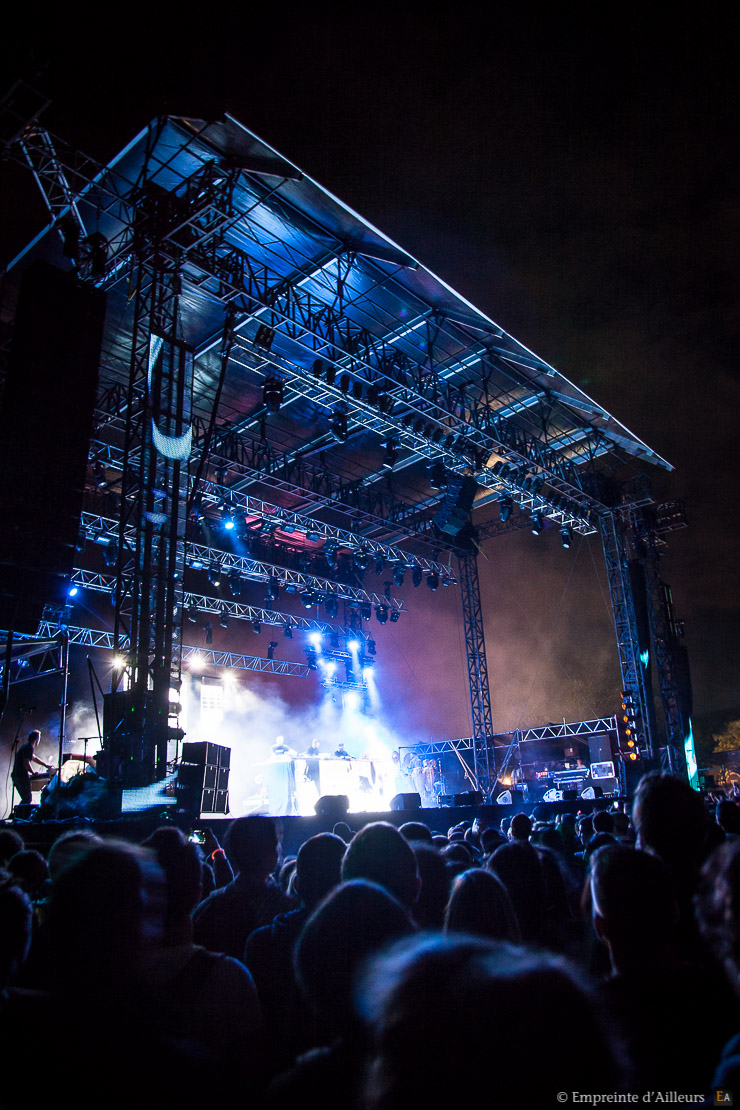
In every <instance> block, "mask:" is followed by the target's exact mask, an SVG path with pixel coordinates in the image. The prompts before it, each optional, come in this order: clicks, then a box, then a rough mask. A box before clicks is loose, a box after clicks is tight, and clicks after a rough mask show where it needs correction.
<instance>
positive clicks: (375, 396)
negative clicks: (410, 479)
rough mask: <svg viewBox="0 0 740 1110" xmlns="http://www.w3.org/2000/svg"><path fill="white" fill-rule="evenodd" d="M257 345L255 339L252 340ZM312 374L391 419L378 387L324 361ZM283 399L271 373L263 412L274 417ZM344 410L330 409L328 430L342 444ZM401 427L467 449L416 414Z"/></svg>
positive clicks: (388, 399) (409, 415) (318, 362)
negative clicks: (339, 370) (339, 372)
mask: <svg viewBox="0 0 740 1110" xmlns="http://www.w3.org/2000/svg"><path fill="white" fill-rule="evenodd" d="M255 342H257V337H255ZM258 345H260V346H264V344H259V343H258ZM311 375H312V377H313V378H314V379H315V380H316V381H320V382H326V384H327V385H330V386H336V387H337V388H338V389H339V392H340V393H343V394H344V395H345V396H346V397H347V398H350V397H351V398H352V400H354V401H364V402H365V403H366V404H368V405H372V406H373V408H377V409H378V412H380V413H381V414H382V415H383V416H390V415H391V413H392V411H393V405H394V403H395V402H394V400H393V398H392V397H390V396H389V394H388V393H386V392H385V391H384V390H383V389H382V388H381V387H380V386H379V385H377V384H375V383H370V384H367V385H366V383H365V382H361V381H359V380H358V379H356V378H355V379H353V378H352V377H351V375H350V374H348V373H346V372H344V373H341V374H339V375H337V369H336V367H335V366H333V365H332V364H331V363H328V362H324V360H323V359H320V358H317V359H315V360H314V362H313V365H312V366H311ZM284 397H285V386H284V383H283V382H282V380H281V379H280V378H278V377H277V375H275V374H270V375H269V376H268V377H267V378H265V380H264V382H263V383H262V404H263V405H264V407H265V409H266V411H267V412H268V413H270V414H273V415H274V414H275V413H277V412H279V411H280V408H281V406H282V404H283V400H284ZM347 416H348V412H347V408H346V407H345V405H344V403H343V402H341V401H340V402H339V403H338V405H337V406H336V407H335V408H334V409H333V410H332V412H331V415H330V417H329V431H330V432H331V435H332V437H333V438H334V439H335V440H336V441H337V443H344V442H345V440H346V439H347V436H348V426H347ZM401 425H402V427H403V428H405V429H408V430H409V431H412V432H414V434H415V435H421V436H424V438H425V439H428V440H430V441H431V442H432V443H438V444H439V445H440V446H442V447H444V448H445V449H446V450H448V451H449V450H452V449H453V448H454V447H455V446H456V444H457V445H459V446H460V447H465V448H466V449H467V448H468V447H469V444H468V443H467V440H466V439H465V437H464V436H461V435H459V434H457V433H455V432H446V431H445V429H444V428H442V427H440V426H439V425H438V424H434V423H431V422H430V421H428V420H426V419H425V418H424V417H423V416H421V415H420V414H419V413H415V412H407V413H405V414H404V415H403V417H402V418H401ZM388 444H390V445H391V448H396V449H397V445H396V444H395V442H394V441H393V440H392V439H391V440H389V441H388V442H387V444H386V452H387V453H388ZM394 462H395V459H393V461H392V462H391V461H390V460H389V461H388V462H384V465H385V466H389V467H391V466H392V465H393V463H394Z"/></svg>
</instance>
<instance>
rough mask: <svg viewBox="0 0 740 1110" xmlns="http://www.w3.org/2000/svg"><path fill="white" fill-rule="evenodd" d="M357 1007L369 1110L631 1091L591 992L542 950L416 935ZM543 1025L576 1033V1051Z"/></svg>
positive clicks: (392, 953)
mask: <svg viewBox="0 0 740 1110" xmlns="http://www.w3.org/2000/svg"><path fill="white" fill-rule="evenodd" d="M359 1008H360V1012H361V1013H362V1015H363V1016H364V1018H365V1020H366V1021H367V1022H368V1024H369V1026H370V1028H371V1030H372V1032H373V1035H374V1036H373V1049H372V1057H371V1060H370V1067H369V1070H368V1075H367V1079H366V1084H365V1086H366V1090H365V1102H364V1105H365V1107H366V1108H367V1110H408V1108H409V1107H412V1106H419V1107H424V1110H449V1107H451V1106H476V1105H483V1106H493V1107H506V1108H513V1107H519V1106H521V1107H531V1106H537V1107H545V1106H551V1105H552V1106H555V1105H557V1103H556V1098H557V1097H558V1094H557V1092H560V1091H566V1092H569V1091H582V1090H583V1091H601V1090H608V1091H613V1092H620V1091H624V1090H625V1089H627V1090H628V1089H629V1087H628V1082H629V1077H628V1072H627V1068H626V1064H625V1062H624V1060H623V1058H622V1056H621V1054H620V1052H619V1048H618V1045H617V1043H616V1042H615V1041H614V1039H613V1038H612V1037H611V1033H610V1031H609V1030H608V1029H607V1028H606V1027H605V1025H604V1022H603V1019H602V1017H601V1015H600V1013H599V1011H598V1008H597V1005H596V1003H595V1000H594V998H593V996H592V993H591V991H590V989H589V987H588V986H587V985H586V984H585V983H584V982H583V981H582V980H581V978H580V977H579V976H578V974H577V973H576V971H575V970H574V969H573V967H572V966H571V965H570V964H568V963H567V962H565V961H564V960H562V959H561V958H559V957H556V956H553V955H550V954H544V953H540V952H532V951H527V950H526V949H524V948H521V947H515V946H513V945H509V944H506V943H502V942H500V941H498V942H497V941H489V940H486V939H484V938H482V937H481V938H473V937H467V936H459V935H451V934H449V935H445V936H441V935H439V934H437V935H430V934H425V935H421V936H419V937H416V938H411V939H407V940H404V941H401V942H399V943H398V944H397V945H395V946H394V947H393V948H391V949H390V950H389V951H387V952H385V953H383V954H381V956H380V957H379V958H378V959H376V960H375V961H374V962H373V963H372V964H371V965H369V966H368V967H367V969H366V971H365V973H364V975H363V977H362V980H361V983H360V988H359ZM553 1021H557V1023H558V1027H560V1028H562V1029H567V1030H573V1031H576V1030H577V1034H578V1043H577V1051H568V1050H567V1048H566V1047H564V1042H563V1039H562V1037H560V1036H558V1035H556V1034H555V1033H554V1031H553ZM534 1046H536V1048H535V1047H534ZM425 1062H428V1066H424V1064H425Z"/></svg>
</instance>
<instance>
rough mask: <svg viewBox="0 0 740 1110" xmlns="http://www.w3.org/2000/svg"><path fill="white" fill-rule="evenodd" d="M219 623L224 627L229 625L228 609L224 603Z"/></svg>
mask: <svg viewBox="0 0 740 1110" xmlns="http://www.w3.org/2000/svg"><path fill="white" fill-rule="evenodd" d="M218 623H219V624H220V625H221V627H222V628H228V627H229V614H228V612H227V611H226V608H225V606H223V605H222V606H221V613H220V615H219V618H218Z"/></svg>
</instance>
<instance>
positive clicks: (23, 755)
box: [10, 728, 52, 805]
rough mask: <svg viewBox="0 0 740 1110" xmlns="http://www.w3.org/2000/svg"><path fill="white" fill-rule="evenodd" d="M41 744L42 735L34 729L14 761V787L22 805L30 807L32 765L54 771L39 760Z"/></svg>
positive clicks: (48, 764) (12, 775)
mask: <svg viewBox="0 0 740 1110" xmlns="http://www.w3.org/2000/svg"><path fill="white" fill-rule="evenodd" d="M40 743H41V733H40V732H39V730H38V729H37V728H34V729H32V730H31V732H29V734H28V739H27V740H26V742H25V744H21V746H20V748H19V749H18V751H17V752H16V756H15V759H14V761H13V770H12V772H11V776H10V777H11V778H12V780H13V786H14V787H15V788H16V790H17V791H18V793H19V794H20V799H21V805H29V804H30V802H31V764H32V763H38V765H39V767H45V768H46V770H47V771H51V770H52V766H51V763H44V761H43V759H39V757H38V756H37V755H36V748H37V747H38V746H39V744H40Z"/></svg>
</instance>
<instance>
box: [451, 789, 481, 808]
mask: <svg viewBox="0 0 740 1110" xmlns="http://www.w3.org/2000/svg"><path fill="white" fill-rule="evenodd" d="M455 805H456V806H480V805H483V795H482V794H481V792H480V790H468V791H466V793H465V794H456V795H455Z"/></svg>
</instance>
